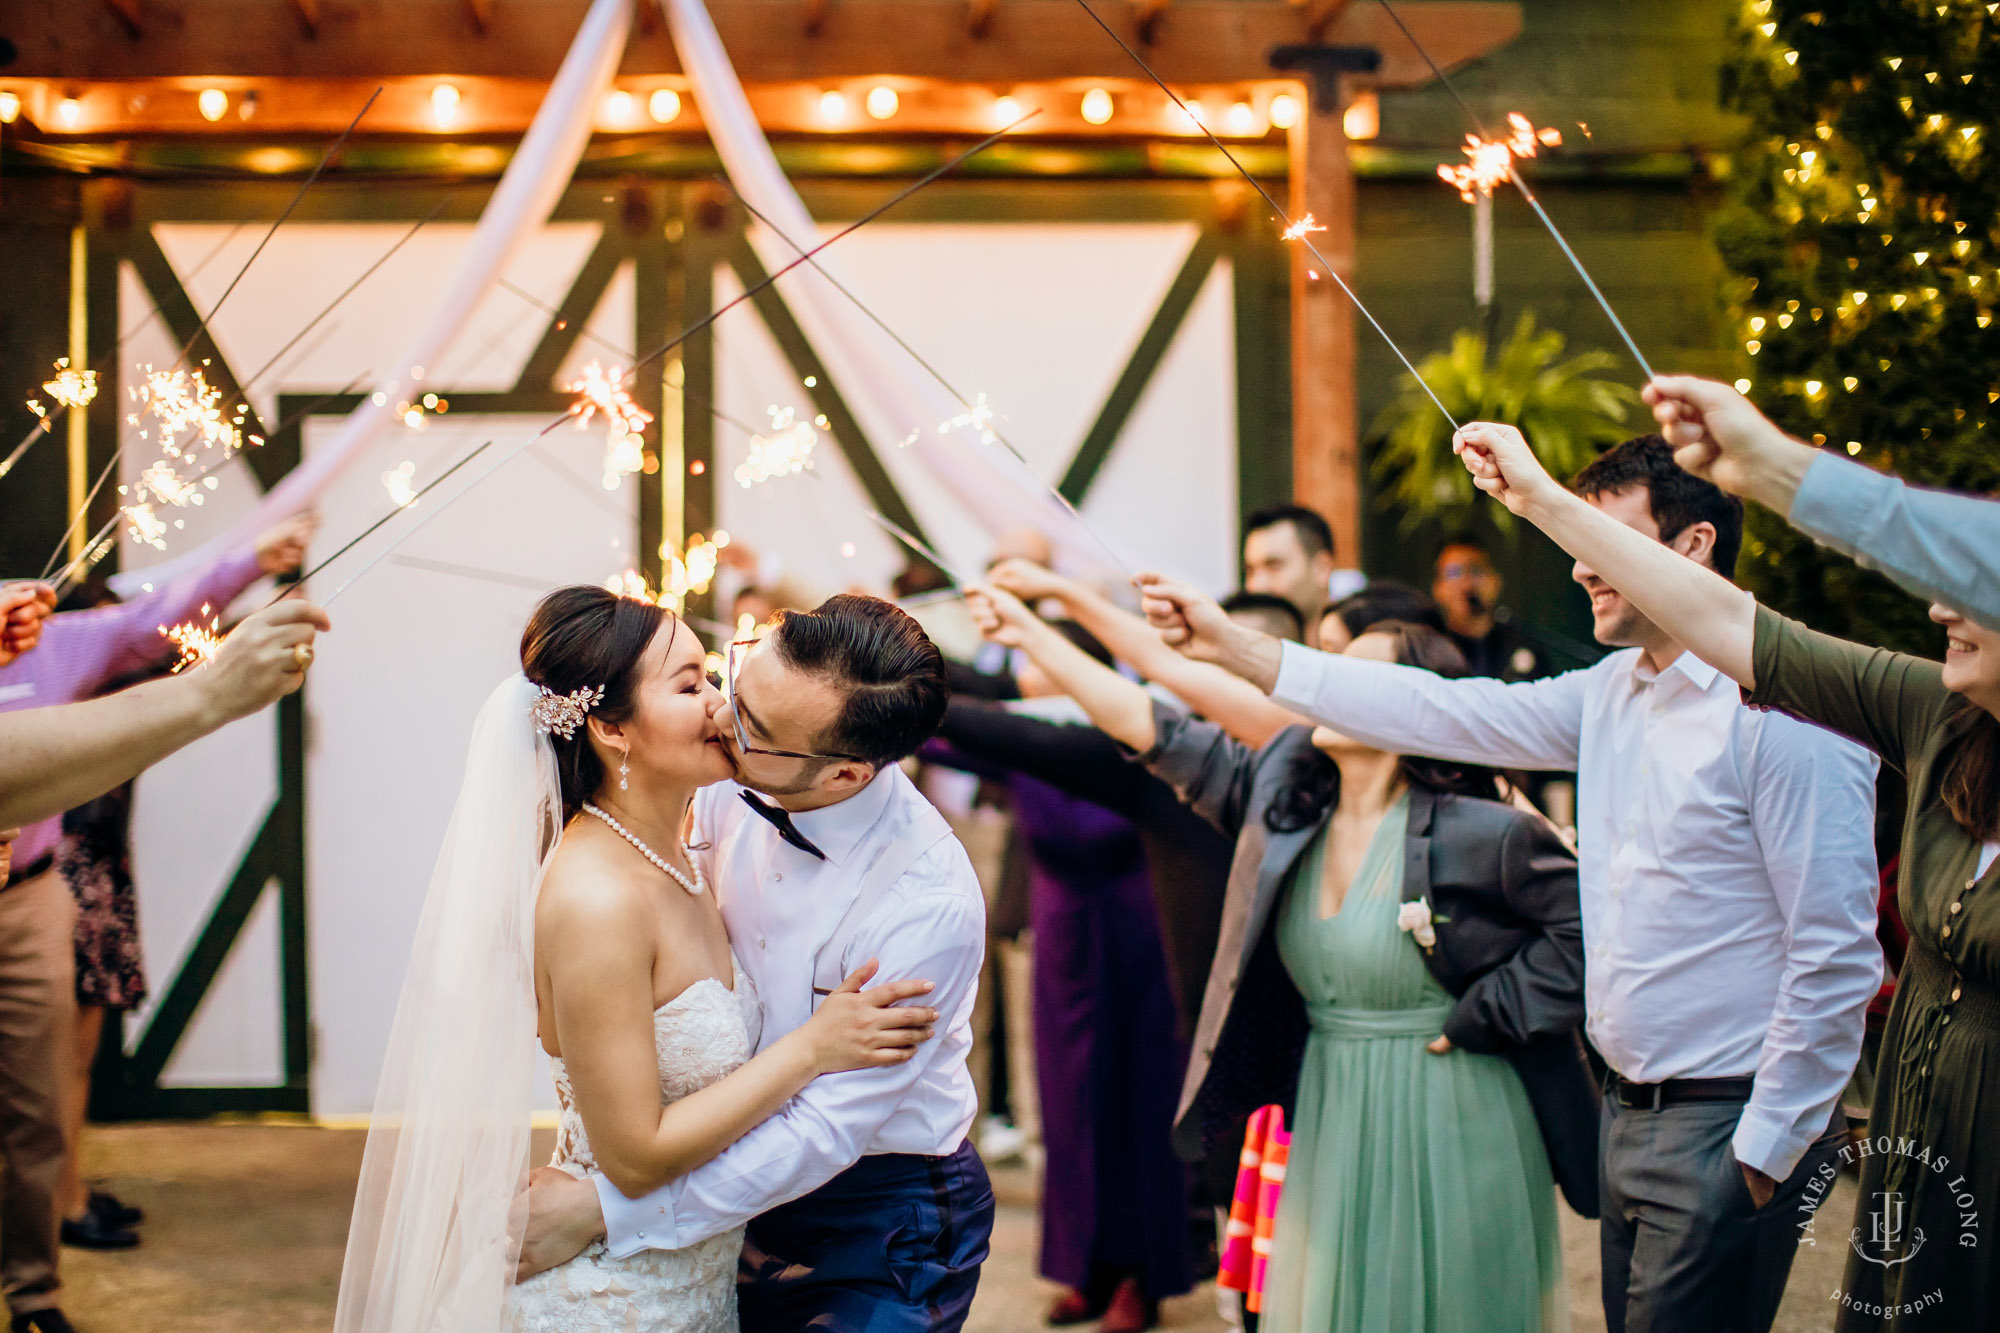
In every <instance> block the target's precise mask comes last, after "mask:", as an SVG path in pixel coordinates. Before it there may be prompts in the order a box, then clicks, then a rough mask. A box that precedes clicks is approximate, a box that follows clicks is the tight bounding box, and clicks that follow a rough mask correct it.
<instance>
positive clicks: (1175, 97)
mask: <svg viewBox="0 0 2000 1333" xmlns="http://www.w3.org/2000/svg"><path fill="white" fill-rule="evenodd" d="M1076 2H1077V4H1078V5H1080V6H1082V8H1083V12H1084V13H1086V14H1088V15H1090V21H1091V22H1093V23H1095V24H1096V25H1097V26H1098V27H1100V28H1102V29H1104V34H1105V36H1107V37H1109V38H1110V39H1111V40H1112V41H1114V42H1116V43H1118V46H1119V49H1120V50H1122V51H1124V52H1125V54H1126V55H1128V56H1130V57H1132V62H1133V63H1134V64H1136V65H1137V66H1138V67H1139V68H1140V69H1142V70H1144V71H1145V72H1146V77H1147V78H1149V79H1151V80H1152V81H1153V83H1154V84H1155V85H1157V86H1158V88H1159V90H1160V91H1161V92H1163V93H1165V94H1166V95H1167V98H1168V100H1169V101H1171V102H1172V103H1173V104H1174V105H1175V106H1177V107H1179V108H1180V109H1181V112H1182V113H1183V114H1184V115H1186V116H1187V117H1188V118H1189V119H1190V120H1192V121H1194V123H1195V125H1196V127H1197V128H1199V129H1200V130H1201V132H1202V133H1203V134H1204V135H1206V136H1207V138H1208V141H1209V142H1210V143H1212V144H1214V145H1215V147H1216V151H1218V152H1220V153H1221V154H1222V156H1223V158H1224V159H1225V160H1226V161H1227V162H1228V163H1229V165H1230V166H1232V167H1234V168H1236V173H1237V174H1238V175H1239V176H1241V177H1243V179H1244V180H1246V181H1248V182H1250V188H1251V189H1253V190H1255V191H1256V192H1257V193H1258V194H1259V195H1260V196H1262V198H1263V200H1264V202H1265V204H1266V205H1268V206H1269V207H1270V209H1271V211H1272V212H1273V213H1276V214H1277V215H1278V219H1279V221H1281V222H1283V223H1284V224H1285V227H1286V229H1287V230H1290V229H1291V228H1292V227H1294V226H1297V225H1299V224H1297V223H1294V222H1293V221H1292V219H1291V218H1290V217H1289V216H1288V215H1287V214H1286V212H1285V210H1284V209H1282V208H1280V207H1279V206H1278V201H1277V200H1276V199H1274V198H1272V197H1271V192H1270V191H1269V190H1267V189H1265V188H1264V182H1262V181H1260V180H1258V179H1257V178H1256V177H1255V176H1253V175H1251V174H1250V170H1249V168H1247V167H1245V166H1244V165H1243V163H1242V162H1240V161H1238V160H1237V157H1236V154H1234V153H1232V152H1230V151H1229V145H1228V144H1226V143H1224V142H1222V140H1220V139H1218V138H1216V137H1215V131H1214V130H1211V129H1210V128H1208V126H1207V125H1204V124H1202V122H1201V119H1200V118H1199V117H1198V116H1196V115H1195V113H1194V112H1192V111H1190V110H1189V109H1188V104H1187V103H1186V102H1184V101H1182V100H1181V96H1180V94H1179V93H1177V92H1175V91H1174V90H1173V89H1172V88H1169V87H1168V86H1167V81H1166V80H1165V79H1162V78H1161V77H1160V76H1159V74H1158V73H1157V72H1155V71H1154V69H1153V67H1152V66H1151V65H1149V64H1147V63H1146V58H1145V57H1144V56H1142V55H1140V54H1139V53H1138V52H1137V51H1136V50H1134V49H1133V47H1132V44H1131V43H1130V42H1128V41H1126V40H1125V39H1124V38H1123V37H1121V36H1119V35H1118V30H1117V29H1116V28H1113V27H1112V26H1111V25H1110V24H1109V23H1106V22H1105V21H1104V20H1103V19H1102V18H1100V17H1099V16H1098V13H1097V11H1096V10H1094V9H1092V8H1091V7H1090V0H1076ZM1304 221H1307V222H1309V221H1311V218H1310V216H1308V217H1307V218H1306V219H1304ZM1298 239H1299V240H1300V241H1301V242H1302V243H1304V245H1305V247H1306V249H1307V250H1309V251H1311V252H1312V257H1313V258H1314V259H1317V260H1318V261H1319V262H1320V266H1321V267H1322V268H1324V269H1325V270H1326V273H1327V276H1328V277H1330V278H1332V279H1333V281H1334V283H1335V285H1337V286H1338V287H1339V288H1340V290H1341V291H1343V292H1345V293H1346V294H1347V299H1348V300H1350V301H1352V302H1353V303H1354V308H1355V309H1356V310H1357V311H1359V312H1360V314H1361V317H1362V318H1363V319H1365V320H1367V321H1368V324H1369V327H1371V328H1373V329H1374V330H1375V332H1377V333H1379V334H1381V335H1382V341H1383V342H1385V343H1387V344H1389V350H1390V351H1391V352H1394V353H1395V354H1396V359H1397V360H1398V361H1400V362H1402V363H1403V369H1404V370H1406V371H1408V372H1409V373H1410V378H1411V379H1413V380H1415V381H1416V383H1417V387H1418V388H1420V389H1422V390H1423V391H1424V396H1425V397H1427V398H1429V399H1430V400H1431V402H1433V403H1434V404H1436V405H1437V410H1438V411H1439V412H1441V413H1443V415H1444V419H1445V420H1446V421H1448V422H1450V423H1451V428H1452V429H1453V430H1457V429H1458V418H1457V417H1454V416H1453V415H1452V414H1451V409H1450V408H1448V407H1446V406H1445V405H1444V400H1443V399H1442V398H1440V397H1438V396H1437V392H1436V390H1434V389H1432V388H1431V386H1430V384H1429V382H1428V381H1426V380H1425V379H1424V377H1423V376H1422V375H1420V374H1418V373H1417V367H1416V364H1415V363H1414V362H1412V361H1411V360H1410V358H1409V357H1408V356H1406V355H1404V353H1403V349H1402V347H1401V346H1399V345H1398V344H1397V342H1396V340H1395V339H1394V338H1391V337H1390V336H1389V331H1388V330H1387V329H1385V328H1383V327H1382V322H1381V321H1380V320H1378V319H1376V318H1375V316H1374V314H1373V313H1372V312H1371V311H1370V310H1369V309H1368V307H1367V305H1365V304H1364V303H1363V302H1362V300H1361V298H1360V297H1359V296H1357V295H1355V292H1354V288H1353V287H1351V286H1349V285H1348V282H1347V279H1345V278H1343V277H1341V276H1340V271H1339V270H1338V269H1336V268H1334V266H1333V265H1332V264H1331V263H1328V262H1327V258H1326V256H1325V255H1323V254H1321V253H1320V252H1319V247H1318V246H1316V245H1314V244H1313V243H1312V237H1310V236H1308V235H1306V234H1305V233H1304V232H1300V233H1299V236H1298Z"/></svg>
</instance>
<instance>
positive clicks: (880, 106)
mask: <svg viewBox="0 0 2000 1333" xmlns="http://www.w3.org/2000/svg"><path fill="white" fill-rule="evenodd" d="M901 104H902V99H901V98H899V97H897V96H896V90H895V89H894V88H891V87H890V86H889V85H888V84H886V83H878V84H876V85H875V86H874V87H873V88H870V89H869V90H868V102H867V106H868V114H869V115H871V116H873V117H874V118H875V119H877V120H887V119H888V118H889V117H891V116H893V115H895V114H896V108H897V107H898V106H900V105H901Z"/></svg>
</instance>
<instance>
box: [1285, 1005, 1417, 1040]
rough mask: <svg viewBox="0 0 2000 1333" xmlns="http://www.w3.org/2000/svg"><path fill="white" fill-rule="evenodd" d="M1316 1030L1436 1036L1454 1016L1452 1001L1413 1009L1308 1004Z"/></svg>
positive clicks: (1351, 1036)
mask: <svg viewBox="0 0 2000 1333" xmlns="http://www.w3.org/2000/svg"><path fill="white" fill-rule="evenodd" d="M1306 1017H1307V1019H1308V1020H1309V1021H1310V1022H1311V1023H1312V1030H1313V1031H1314V1032H1315V1033H1317V1034H1319V1035H1320V1036H1323V1037H1338V1038H1342V1039H1345V1040H1348V1041H1374V1040H1377V1039H1380V1038H1384V1037H1425V1038H1435V1037H1436V1036H1437V1035H1438V1034H1439V1033H1441V1032H1443V1031H1444V1025H1445V1020H1447V1019H1449V1018H1450V1017H1451V1006H1450V1005H1449V1004H1423V1005H1417V1006H1415V1007H1414V1008H1410V1009H1349V1008H1346V1007H1344V1006H1342V1005H1337V1004H1310V1003H1309V1004H1307V1005H1306Z"/></svg>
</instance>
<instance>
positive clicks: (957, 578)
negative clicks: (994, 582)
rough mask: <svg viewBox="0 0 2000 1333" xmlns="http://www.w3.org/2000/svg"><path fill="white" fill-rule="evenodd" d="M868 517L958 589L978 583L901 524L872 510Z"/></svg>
mask: <svg viewBox="0 0 2000 1333" xmlns="http://www.w3.org/2000/svg"><path fill="white" fill-rule="evenodd" d="M868 517H869V519H870V521H872V522H873V523H874V524H875V525H876V526H877V527H879V528H881V529H882V530H883V531H884V532H886V533H888V534H889V535H890V536H891V537H894V538H895V539H896V540H897V541H899V542H901V543H903V545H905V546H907V547H909V548H910V549H911V550H912V551H915V552H916V553H917V554H918V555H920V556H922V557H923V558H924V559H926V560H928V561H930V562H931V563H932V564H934V565H936V566H937V567H938V568H939V569H941V570H943V571H944V576H945V577H946V578H948V579H950V580H951V581H952V582H953V583H955V584H957V585H958V586H959V587H960V588H970V587H971V586H972V585H973V584H975V583H977V582H978V581H979V580H977V579H973V578H967V577H966V576H965V575H963V574H961V573H959V572H958V571H957V570H956V569H954V568H952V566H951V565H950V564H949V563H948V562H947V561H946V560H945V558H944V557H943V556H941V555H939V554H938V553H937V552H936V551H933V550H932V549H931V548H930V547H929V546H926V545H925V544H924V543H923V541H922V540H921V539H919V538H917V537H913V536H911V535H910V532H909V530H908V529H907V528H905V527H904V526H903V525H902V524H900V523H898V522H896V520H894V519H892V518H884V517H882V515H880V514H878V513H876V512H875V511H874V510H872V509H871V510H869V511H868Z"/></svg>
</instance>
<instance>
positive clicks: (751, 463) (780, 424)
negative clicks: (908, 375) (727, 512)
mask: <svg viewBox="0 0 2000 1333" xmlns="http://www.w3.org/2000/svg"><path fill="white" fill-rule="evenodd" d="M770 413H771V433H770V434H768V435H752V436H751V437H750V454H749V457H747V458H745V459H744V460H743V462H742V463H740V464H738V465H737V468H736V483H737V485H739V486H742V487H743V488H744V489H745V490H748V489H749V488H750V487H752V486H755V485H756V484H757V483H759V482H762V481H768V480H770V479H771V478H772V477H790V476H795V475H797V474H798V473H801V472H804V471H805V470H806V469H807V468H810V467H811V466H812V454H813V447H814V446H815V445H817V444H818V443H819V428H818V427H817V426H815V425H814V424H813V423H812V422H810V421H806V420H804V419H802V418H800V417H799V415H798V413H796V412H795V411H793V410H792V409H791V408H789V407H778V406H775V405H774V406H772V407H771V408H770ZM940 429H942V428H940Z"/></svg>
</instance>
